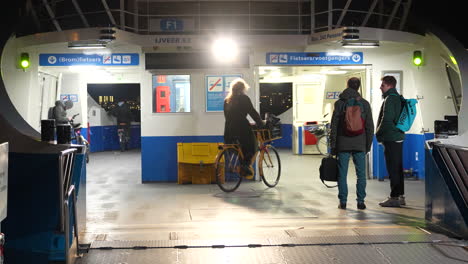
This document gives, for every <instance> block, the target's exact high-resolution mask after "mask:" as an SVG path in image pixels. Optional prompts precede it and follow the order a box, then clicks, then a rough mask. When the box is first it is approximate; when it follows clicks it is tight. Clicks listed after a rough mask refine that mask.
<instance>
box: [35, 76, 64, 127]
mask: <svg viewBox="0 0 468 264" xmlns="http://www.w3.org/2000/svg"><path fill="white" fill-rule="evenodd" d="M38 75H39V91H40V98H41V101H40V102H39V103H40V105H39V107H38V108H39V109H38V110H39V111H37V112H36V113H37V114H38V119H39V121H38V124H39V126H40V123H41V120H42V119H48V112H49V108H50V107H53V106H55V101H56V100H58V98H59V97H58V93H59V91H58V86H59V77H58V76H55V75H52V74H48V73H44V72H39V74H38Z"/></svg>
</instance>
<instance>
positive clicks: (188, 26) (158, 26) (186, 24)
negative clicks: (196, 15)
mask: <svg viewBox="0 0 468 264" xmlns="http://www.w3.org/2000/svg"><path fill="white" fill-rule="evenodd" d="M149 28H150V31H152V32H190V31H194V30H195V20H194V19H191V18H184V19H181V18H163V19H159V18H150V20H149Z"/></svg>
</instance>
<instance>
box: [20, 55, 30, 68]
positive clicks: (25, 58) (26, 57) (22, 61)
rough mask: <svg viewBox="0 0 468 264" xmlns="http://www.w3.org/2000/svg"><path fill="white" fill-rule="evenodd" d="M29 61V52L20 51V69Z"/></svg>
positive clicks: (26, 65) (28, 64) (28, 63)
mask: <svg viewBox="0 0 468 264" xmlns="http://www.w3.org/2000/svg"><path fill="white" fill-rule="evenodd" d="M30 65H31V63H30V62H29V54H28V53H21V56H20V67H21V68H22V69H27V68H29V66H30Z"/></svg>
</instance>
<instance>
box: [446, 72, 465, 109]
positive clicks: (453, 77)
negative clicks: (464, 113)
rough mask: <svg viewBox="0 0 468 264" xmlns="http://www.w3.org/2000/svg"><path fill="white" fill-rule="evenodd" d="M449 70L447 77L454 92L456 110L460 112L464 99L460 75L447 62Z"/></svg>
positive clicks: (452, 92) (453, 98) (451, 90)
mask: <svg viewBox="0 0 468 264" xmlns="http://www.w3.org/2000/svg"><path fill="white" fill-rule="evenodd" d="M445 68H446V70H447V77H448V80H449V84H450V93H451V94H452V100H453V105H454V107H455V112H456V113H457V114H458V113H459V112H460V107H461V101H462V89H461V82H460V75H459V74H458V72H456V71H455V70H454V69H453V68H452V67H450V65H448V64H445Z"/></svg>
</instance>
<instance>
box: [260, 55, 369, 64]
mask: <svg viewBox="0 0 468 264" xmlns="http://www.w3.org/2000/svg"><path fill="white" fill-rule="evenodd" d="M363 61H364V58H363V53H362V52H350V53H349V54H334V53H328V52H269V53H267V54H266V64H270V65H337V64H362V63H363Z"/></svg>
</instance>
